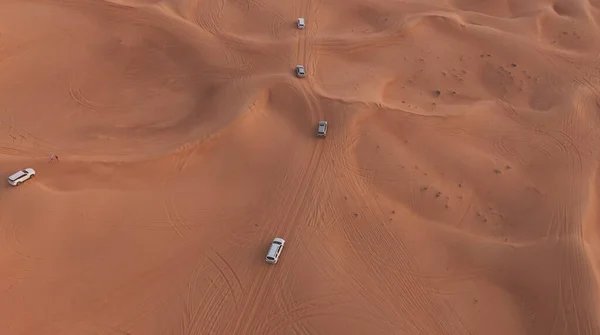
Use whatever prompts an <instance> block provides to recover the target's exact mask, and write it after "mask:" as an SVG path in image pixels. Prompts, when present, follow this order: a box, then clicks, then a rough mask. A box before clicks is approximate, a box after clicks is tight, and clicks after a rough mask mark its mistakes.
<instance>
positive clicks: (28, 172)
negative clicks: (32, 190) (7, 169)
mask: <svg viewBox="0 0 600 335" xmlns="http://www.w3.org/2000/svg"><path fill="white" fill-rule="evenodd" d="M33 177H35V170H34V169H32V168H27V169H24V170H21V171H18V172H15V173H13V174H12V175H10V177H8V183H9V184H10V185H12V186H19V185H21V183H23V182H24V181H26V180H29V179H30V178H33Z"/></svg>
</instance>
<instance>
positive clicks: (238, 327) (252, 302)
mask: <svg viewBox="0 0 600 335" xmlns="http://www.w3.org/2000/svg"><path fill="white" fill-rule="evenodd" d="M269 270H270V269H269V268H267V267H265V268H263V269H262V272H261V273H260V274H259V275H257V276H256V277H255V280H254V281H253V282H252V285H251V286H250V288H249V289H248V291H247V296H246V299H245V301H244V304H243V306H242V308H241V309H240V311H242V312H241V313H239V314H238V317H237V320H236V321H235V323H234V324H233V331H232V332H231V334H232V335H238V334H239V335H246V334H251V333H249V332H248V327H250V325H251V322H252V321H253V320H254V317H255V315H256V310H257V308H258V305H259V301H258V299H257V297H260V296H262V295H263V293H264V290H265V288H266V287H267V286H268V285H267V282H270V280H269V279H270V278H271V277H272V274H273V272H270V271H269ZM244 311H248V313H243V312H244Z"/></svg>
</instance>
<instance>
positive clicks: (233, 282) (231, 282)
mask: <svg viewBox="0 0 600 335" xmlns="http://www.w3.org/2000/svg"><path fill="white" fill-rule="evenodd" d="M209 250H210V251H211V254H213V256H212V257H211V256H210V255H207V256H208V260H209V261H210V262H211V264H212V265H214V266H215V268H216V269H217V271H219V274H220V275H221V277H223V280H225V282H226V283H227V286H228V287H229V290H230V292H231V295H232V297H233V300H234V302H235V305H236V306H238V295H239V294H242V293H243V292H244V287H243V285H242V282H241V281H240V278H239V277H238V275H237V273H236V271H235V270H234V269H233V267H232V266H231V264H230V263H229V262H228V261H227V260H226V259H225V258H224V257H223V256H222V255H221V254H220V253H219V252H218V251H217V250H215V249H214V248H213V247H211V246H209ZM215 256H216V258H217V259H218V260H219V262H220V263H221V264H223V265H224V267H225V268H226V269H227V270H228V271H229V273H230V275H229V276H228V275H227V274H225V271H224V270H223V266H219V264H217V261H215V260H214V258H215ZM231 277H233V279H232V278H231ZM236 287H237V290H236ZM236 291H239V293H236Z"/></svg>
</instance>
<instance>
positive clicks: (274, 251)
mask: <svg viewBox="0 0 600 335" xmlns="http://www.w3.org/2000/svg"><path fill="white" fill-rule="evenodd" d="M284 244H285V240H284V239H282V238H280V237H275V238H274V239H273V242H271V247H270V248H269V251H268V252H267V258H266V261H267V263H269V264H275V263H277V261H278V260H279V255H281V250H283V245H284Z"/></svg>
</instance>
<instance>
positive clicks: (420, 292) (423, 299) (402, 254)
mask: <svg viewBox="0 0 600 335" xmlns="http://www.w3.org/2000/svg"><path fill="white" fill-rule="evenodd" d="M349 176H350V179H351V180H349V182H348V183H345V184H343V186H342V187H343V188H346V189H347V191H346V192H345V193H347V194H355V195H358V198H356V201H357V204H360V203H364V204H366V205H365V206H360V205H358V206H357V209H356V211H357V212H358V216H359V217H361V218H362V221H364V222H373V223H375V222H385V217H386V216H385V212H384V211H383V209H382V206H381V204H380V203H379V201H378V200H377V197H376V194H377V192H376V191H375V190H374V189H372V188H371V187H370V186H369V184H368V183H367V182H365V181H362V180H358V179H357V178H356V176H354V175H352V174H349ZM382 227H384V226H382V225H379V224H373V225H371V226H369V228H363V229H366V231H364V232H362V231H361V230H362V229H360V230H359V229H358V228H357V227H355V225H354V224H352V223H348V224H345V225H342V228H343V231H342V233H343V234H344V236H345V238H346V239H348V240H349V241H358V242H362V241H371V240H377V241H379V242H380V243H381V242H385V241H387V240H390V241H394V243H395V244H394V247H393V248H392V247H391V246H389V247H388V246H384V247H383V248H385V249H386V250H396V251H397V252H398V253H399V254H398V255H397V257H394V258H392V260H394V261H393V262H392V263H388V264H386V267H387V268H394V269H396V270H398V271H399V272H400V273H406V272H407V271H411V270H412V269H414V268H417V266H416V264H418V263H417V261H416V259H415V258H414V256H412V254H411V253H410V251H409V250H408V248H407V247H406V246H405V245H404V243H402V238H401V237H399V236H397V235H396V233H395V232H394V231H393V230H388V229H385V228H382ZM352 243H354V242H352ZM363 247H364V248H363V250H361V251H358V250H355V249H353V248H351V249H350V250H351V251H353V252H354V254H355V256H356V257H357V258H358V259H362V260H363V261H364V262H363V264H365V265H366V266H367V267H368V268H370V270H371V271H369V272H370V273H371V274H372V276H373V277H374V279H375V280H377V281H378V282H380V283H382V285H381V287H380V288H381V289H382V290H381V292H382V294H385V295H386V296H389V297H393V296H396V295H397V294H396V293H394V292H395V290H396V289H395V288H394V286H390V285H388V284H387V283H388V281H389V278H386V277H385V276H384V275H383V274H381V273H380V271H379V270H378V269H377V266H375V264H374V263H373V261H372V260H373V259H375V258H377V257H378V255H380V253H379V252H378V251H377V250H374V249H373V245H371V244H364V245H363ZM364 249H366V250H364ZM365 251H366V253H365ZM393 254H396V252H393ZM391 257H393V256H391ZM382 261H383V260H382ZM413 272H414V271H413ZM404 282H405V287H407V288H408V287H410V289H409V290H408V292H410V295H409V296H408V297H407V299H409V300H410V301H411V302H412V305H413V306H417V307H419V310H421V313H423V315H427V316H428V317H430V318H431V319H432V320H434V324H433V325H431V327H432V328H430V329H428V330H427V332H428V333H435V332H442V333H443V332H447V331H451V332H452V333H454V334H468V333H470V332H469V330H468V329H467V328H466V325H465V324H464V322H463V321H462V319H461V318H460V316H459V314H458V313H457V312H456V310H454V308H453V307H452V306H451V305H450V304H449V303H448V302H447V301H446V300H441V301H438V299H436V298H431V297H430V296H429V295H428V292H429V291H432V288H431V284H430V283H429V282H427V281H423V280H422V279H418V278H415V277H414V276H406V277H405V280H404ZM434 300H435V301H434ZM390 303H391V307H392V310H393V311H394V313H406V312H407V311H403V310H400V309H398V308H399V306H397V305H395V304H393V301H390ZM433 306H440V308H442V309H444V310H445V313H444V314H443V315H444V316H452V317H443V316H442V315H441V314H436V313H433ZM415 319H418V318H415ZM423 326H425V325H423Z"/></svg>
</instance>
